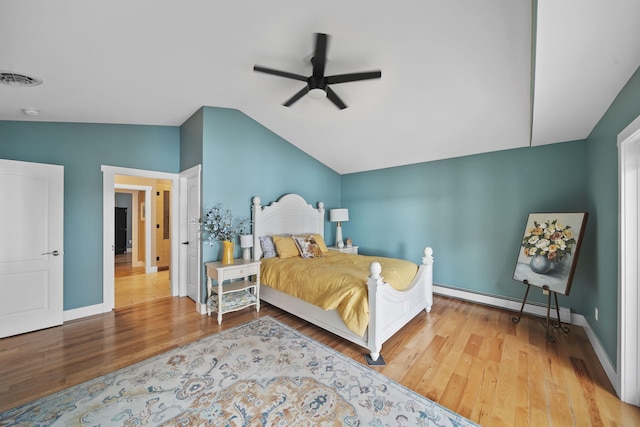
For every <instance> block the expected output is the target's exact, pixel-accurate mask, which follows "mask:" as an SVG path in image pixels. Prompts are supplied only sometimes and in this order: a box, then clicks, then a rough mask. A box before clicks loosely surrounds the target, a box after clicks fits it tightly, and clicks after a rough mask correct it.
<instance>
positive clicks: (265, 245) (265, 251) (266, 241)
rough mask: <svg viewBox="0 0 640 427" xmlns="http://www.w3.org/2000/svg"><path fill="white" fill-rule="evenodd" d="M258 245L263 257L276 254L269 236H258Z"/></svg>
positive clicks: (270, 256)
mask: <svg viewBox="0 0 640 427" xmlns="http://www.w3.org/2000/svg"><path fill="white" fill-rule="evenodd" d="M260 247H261V248H262V257H263V258H275V257H277V256H278V253H277V252H276V246H275V245H274V244H273V239H272V238H271V236H260Z"/></svg>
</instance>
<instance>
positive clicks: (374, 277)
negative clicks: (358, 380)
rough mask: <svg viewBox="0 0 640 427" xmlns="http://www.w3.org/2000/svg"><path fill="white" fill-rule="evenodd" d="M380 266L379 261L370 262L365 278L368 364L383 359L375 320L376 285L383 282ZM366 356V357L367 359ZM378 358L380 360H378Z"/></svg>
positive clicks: (376, 311) (382, 361)
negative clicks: (367, 300)
mask: <svg viewBox="0 0 640 427" xmlns="http://www.w3.org/2000/svg"><path fill="white" fill-rule="evenodd" d="M381 272H382V266H381V265H380V263H379V262H372V263H371V265H370V266H369V273H370V274H369V277H368V278H367V288H368V291H369V314H370V315H369V327H368V332H367V333H368V337H367V349H369V351H370V353H369V354H368V355H366V356H365V360H366V361H367V363H368V364H370V365H375V364H384V359H382V357H380V350H382V342H381V339H380V325H378V322H377V317H378V316H377V315H374V313H379V312H378V287H379V286H382V285H383V284H384V281H383V280H382V276H380V273H381ZM367 357H368V359H367ZM378 358H380V359H381V360H380V362H379V363H376V362H378Z"/></svg>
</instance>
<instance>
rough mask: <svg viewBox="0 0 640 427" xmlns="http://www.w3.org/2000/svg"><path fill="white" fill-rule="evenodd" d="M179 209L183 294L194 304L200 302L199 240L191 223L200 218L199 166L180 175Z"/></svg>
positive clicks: (194, 226) (195, 227) (195, 226)
mask: <svg viewBox="0 0 640 427" xmlns="http://www.w3.org/2000/svg"><path fill="white" fill-rule="evenodd" d="M180 195H181V200H180V209H181V212H182V215H181V219H180V222H181V233H180V243H181V245H180V246H181V260H182V261H181V266H182V267H183V269H182V271H184V275H183V277H182V279H183V280H184V281H183V282H182V283H185V284H186V289H185V290H184V292H185V293H182V292H181V295H185V294H186V296H188V297H189V298H191V299H192V300H194V301H195V302H196V309H198V308H199V307H198V303H199V302H200V277H201V272H202V270H201V268H200V265H201V262H200V240H199V239H198V225H197V224H195V223H194V222H193V220H194V219H195V218H199V217H200V166H195V167H193V168H191V169H189V170H187V171H184V172H182V173H181V174H180Z"/></svg>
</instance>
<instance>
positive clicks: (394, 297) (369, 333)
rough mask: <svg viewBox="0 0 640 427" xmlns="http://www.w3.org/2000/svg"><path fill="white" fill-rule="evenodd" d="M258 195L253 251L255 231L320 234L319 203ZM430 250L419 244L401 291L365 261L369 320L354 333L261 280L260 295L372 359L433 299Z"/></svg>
mask: <svg viewBox="0 0 640 427" xmlns="http://www.w3.org/2000/svg"><path fill="white" fill-rule="evenodd" d="M260 203H261V201H260V198H259V197H254V198H253V206H252V209H251V214H252V220H253V251H254V252H253V254H254V255H253V257H254V259H256V260H259V259H261V258H262V248H261V247H260V239H259V238H260V236H273V235H279V234H301V233H318V234H320V235H322V236H323V237H324V225H325V215H324V204H323V203H322V202H320V203H318V208H317V209H316V208H314V207H313V206H311V205H310V204H308V203H307V202H306V201H305V200H304V199H303V198H302V197H301V196H299V195H297V194H287V195H284V196H282V197H281V198H280V199H279V200H278V201H277V202H273V203H271V204H270V205H269V206H261V205H260ZM432 254H433V250H432V249H431V248H429V247H427V248H425V250H424V256H423V258H422V265H420V267H419V269H418V273H417V274H416V276H415V278H414V279H413V282H412V283H411V285H410V286H409V288H408V289H407V290H406V291H402V292H400V291H396V290H395V289H393V288H392V287H391V285H389V284H388V283H385V282H384V281H383V278H382V276H381V275H380V274H381V270H382V268H381V266H380V264H379V263H377V262H373V263H371V266H370V268H369V271H370V275H369V277H368V279H367V285H368V289H369V326H368V327H367V330H366V331H365V333H364V335H363V336H358V335H357V334H355V333H354V332H352V331H351V330H350V329H349V328H347V326H346V325H345V324H344V322H343V321H342V319H341V318H340V315H339V314H338V312H337V311H336V310H328V311H325V310H323V309H322V308H320V307H317V306H315V305H312V304H310V303H308V302H306V301H303V300H301V299H299V298H296V297H293V296H291V295H288V294H285V293H283V292H280V291H277V290H275V289H273V288H271V287H269V284H267V283H264V282H263V283H261V286H260V299H262V300H263V301H266V302H268V303H269V304H272V305H274V306H276V307H278V308H281V309H282V310H285V311H287V312H289V313H291V314H293V315H295V316H298V317H300V318H302V319H304V320H306V321H308V322H311V323H313V324H314V325H316V326H319V327H321V328H322V329H325V330H327V331H329V332H332V333H334V334H336V335H338V336H340V337H342V338H344V339H346V340H349V341H351V342H353V343H355V344H358V345H360V346H362V347H365V348H366V349H368V350H369V355H370V358H371V359H372V360H373V361H377V360H378V357H379V356H380V350H381V349H382V344H383V343H384V342H385V341H386V340H387V339H389V338H390V337H391V336H392V335H393V334H395V333H396V332H398V331H399V330H400V329H401V328H402V327H403V326H404V325H406V324H407V323H408V322H409V321H410V320H411V319H413V318H414V317H415V316H416V315H417V314H418V313H420V311H421V310H426V311H427V312H429V311H431V305H432V304H433V256H432Z"/></svg>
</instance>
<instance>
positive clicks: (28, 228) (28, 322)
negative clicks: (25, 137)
mask: <svg viewBox="0 0 640 427" xmlns="http://www.w3.org/2000/svg"><path fill="white" fill-rule="evenodd" d="M63 192H64V167H63V166H60V165H48V164H42V163H28V162H18V161H11V160H2V159H0V200H1V201H2V208H1V209H0V338H2V337H6V336H10V335H17V334H21V333H24V332H30V331H34V330H37V329H44V328H48V327H51V326H56V325H61V324H62V321H63V264H64V262H63V261H64V257H63V215H64V214H63V212H64V201H63Z"/></svg>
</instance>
